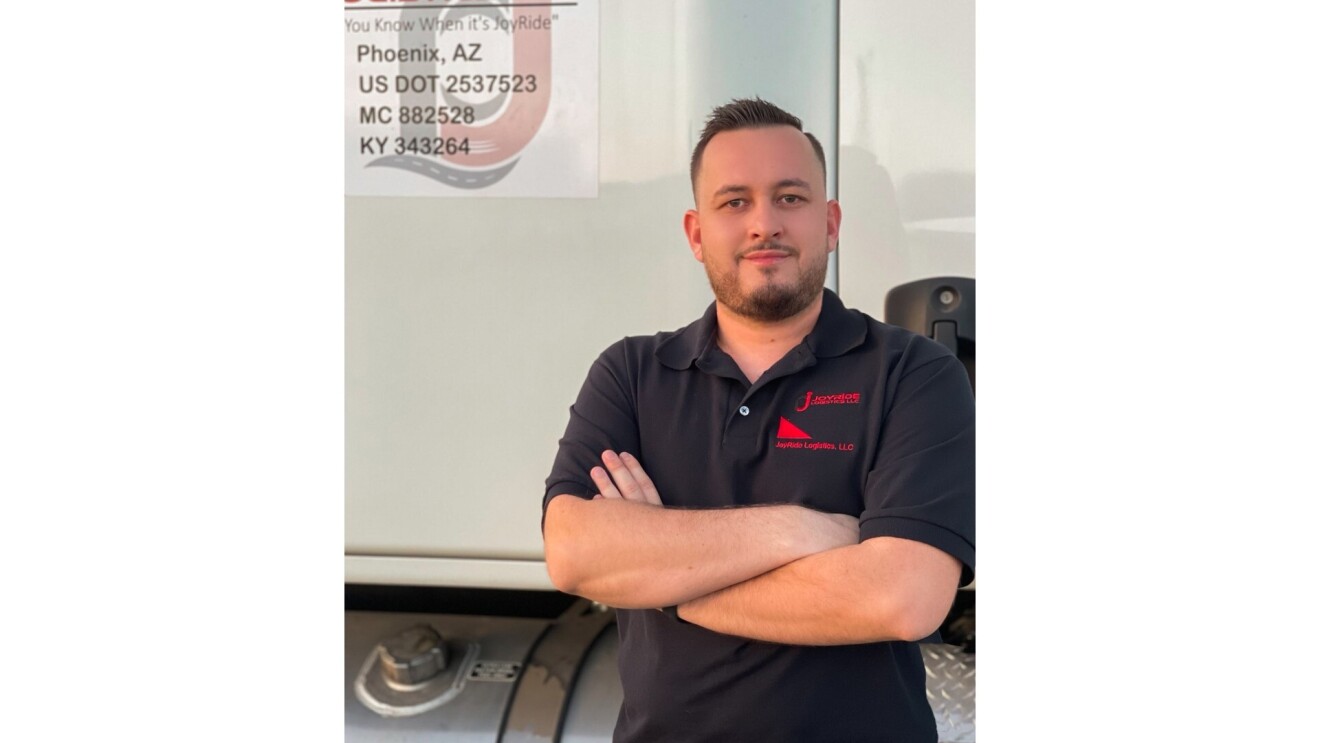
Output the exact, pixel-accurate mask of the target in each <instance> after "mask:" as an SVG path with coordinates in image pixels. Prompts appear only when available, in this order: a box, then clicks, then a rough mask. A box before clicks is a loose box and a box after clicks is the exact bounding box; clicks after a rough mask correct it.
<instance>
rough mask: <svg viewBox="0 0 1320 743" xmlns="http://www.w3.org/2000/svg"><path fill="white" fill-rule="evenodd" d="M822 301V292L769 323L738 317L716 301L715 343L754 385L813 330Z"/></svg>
mask: <svg viewBox="0 0 1320 743" xmlns="http://www.w3.org/2000/svg"><path fill="white" fill-rule="evenodd" d="M823 299H824V292H821V293H820V294H818V295H816V299H815V300H813V301H812V302H811V304H809V305H807V306H806V308H805V309H803V310H802V311H801V312H799V313H797V314H796V315H793V316H792V317H787V318H784V319H783V320H775V321H773V322H762V321H759V320H753V319H751V318H748V317H744V316H742V315H738V314H736V313H734V312H733V310H731V309H729V308H728V307H726V306H725V305H724V304H723V303H721V302H719V301H718V300H716V302H715V319H716V322H717V325H718V329H717V330H716V333H715V342H716V343H717V344H719V347H720V349H721V350H723V351H724V352H725V353H727V354H729V356H730V357H732V358H733V360H734V362H735V363H737V364H738V368H739V369H742V372H743V374H744V375H745V376H746V377H747V381H749V382H752V383H755V382H756V380H757V379H758V378H759V377H760V376H761V375H762V374H764V373H765V370H766V369H769V368H770V367H772V366H774V365H775V362H777V361H779V360H780V359H782V358H783V357H784V354H786V353H788V352H789V351H790V350H791V349H793V348H795V347H796V346H797V345H798V344H799V343H801V342H802V339H803V338H806V337H807V334H808V333H810V332H811V329H812V328H814V327H816V320H817V319H818V318H819V317H820V308H821V303H822V301H823Z"/></svg>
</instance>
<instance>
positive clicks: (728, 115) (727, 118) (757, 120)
mask: <svg viewBox="0 0 1320 743" xmlns="http://www.w3.org/2000/svg"><path fill="white" fill-rule="evenodd" d="M769 126H791V127H793V128H794V129H797V130H798V131H800V132H802V133H803V134H805V135H807V141H808V142H811V149H812V150H814V151H815V152H816V159H817V160H819V161H820V170H821V173H822V174H823V173H825V172H826V171H825V149H824V148H823V147H821V146H820V140H818V139H816V137H815V135H813V134H812V133H811V132H803V131H802V119H799V118H798V117H796V116H794V115H793V114H791V113H789V112H787V111H785V110H784V109H782V108H780V107H779V106H776V105H775V104H773V103H771V102H769V101H763V100H761V99H760V98H759V97H757V98H735V99H734V100H732V101H730V102H728V103H726V104H724V105H723V106H719V107H717V108H716V109H715V110H714V111H711V112H710V116H708V117H706V128H705V129H702V130H701V139H700V140H698V141H697V146H696V148H695V149H693V150H692V163H691V165H690V166H689V171H690V173H689V174H690V175H691V177H692V193H693V194H695V193H696V192H697V171H698V170H701V156H702V155H703V154H705V152H706V145H707V144H710V140H711V137H714V136H715V135H716V134H719V133H720V132H732V131H737V130H739V129H763V128H765V127H769Z"/></svg>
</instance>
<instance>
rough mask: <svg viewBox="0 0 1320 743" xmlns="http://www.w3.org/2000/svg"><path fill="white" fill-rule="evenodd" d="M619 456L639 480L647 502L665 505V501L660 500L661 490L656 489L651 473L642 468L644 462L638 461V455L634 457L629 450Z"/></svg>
mask: <svg viewBox="0 0 1320 743" xmlns="http://www.w3.org/2000/svg"><path fill="white" fill-rule="evenodd" d="M619 458H620V459H622V460H623V464H624V466H625V467H627V468H628V473H629V474H631V475H632V476H633V479H634V480H636V481H637V486H638V487H639V488H641V490H642V496H643V497H645V498H646V502H647V503H650V504H652V505H656V506H663V505H664V502H663V501H661V500H660V491H658V490H656V489H655V483H654V482H651V477H650V475H648V474H646V470H644V469H642V463H641V462H639V461H637V457H634V456H633V455H631V454H629V453H628V452H624V453H622V454H620V455H619Z"/></svg>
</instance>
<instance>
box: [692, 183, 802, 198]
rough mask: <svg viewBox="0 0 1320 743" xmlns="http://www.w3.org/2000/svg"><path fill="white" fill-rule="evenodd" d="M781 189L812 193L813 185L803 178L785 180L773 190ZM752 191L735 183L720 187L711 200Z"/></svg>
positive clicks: (776, 184) (748, 187)
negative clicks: (798, 189) (801, 190)
mask: <svg viewBox="0 0 1320 743" xmlns="http://www.w3.org/2000/svg"><path fill="white" fill-rule="evenodd" d="M781 188H802V189H806V190H808V191H810V190H811V184H810V183H807V182H806V181H804V180H802V179H801V178H785V179H783V180H781V181H779V182H777V183H775V185H774V187H773V189H772V190H775V191H778V190H779V189H781ZM750 190H752V189H751V187H750V186H744V185H742V184H740V183H734V184H730V185H728V186H722V187H720V188H719V189H718V190H716V191H715V193H714V194H711V198H713V199H718V198H719V197H721V196H724V195H726V194H732V193H746V192H747V191H750Z"/></svg>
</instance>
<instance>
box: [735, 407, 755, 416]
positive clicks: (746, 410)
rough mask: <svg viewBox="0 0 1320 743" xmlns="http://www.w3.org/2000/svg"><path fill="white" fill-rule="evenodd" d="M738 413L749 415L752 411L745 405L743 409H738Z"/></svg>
mask: <svg viewBox="0 0 1320 743" xmlns="http://www.w3.org/2000/svg"><path fill="white" fill-rule="evenodd" d="M738 412H739V413H742V414H743V415H747V414H748V413H750V412H752V409H751V408H749V407H747V406H746V405H744V406H742V407H741V408H738Z"/></svg>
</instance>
